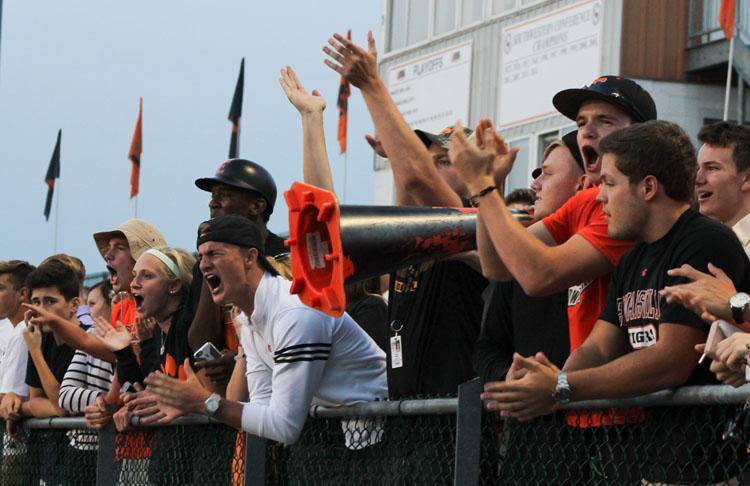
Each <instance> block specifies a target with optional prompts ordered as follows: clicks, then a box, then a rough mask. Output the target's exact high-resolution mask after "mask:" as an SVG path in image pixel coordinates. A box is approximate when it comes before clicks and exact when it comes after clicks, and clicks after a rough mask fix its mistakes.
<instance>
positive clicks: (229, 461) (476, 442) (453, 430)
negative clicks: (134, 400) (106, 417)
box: [0, 381, 750, 486]
mask: <svg viewBox="0 0 750 486" xmlns="http://www.w3.org/2000/svg"><path fill="white" fill-rule="evenodd" d="M480 388H481V386H480V384H479V383H478V382H477V381H474V382H469V383H467V384H464V385H462V386H461V388H460V389H459V396H458V398H439V399H429V400H404V401H399V402H377V403H368V404H361V405H357V406H353V407H345V408H337V409H331V408H323V407H313V408H312V409H311V410H310V418H309V419H308V421H307V423H306V425H305V429H304V430H303V432H302V435H301V436H300V438H299V440H298V441H297V442H296V443H295V444H293V445H291V446H287V445H282V444H278V443H273V442H271V441H266V440H263V439H260V438H258V437H255V436H250V435H246V434H244V433H238V432H237V431H235V430H234V429H231V428H229V427H226V426H224V425H221V424H218V423H215V422H212V421H210V420H209V419H207V418H205V417H193V416H191V417H184V418H181V419H178V420H176V421H175V422H173V424H171V425H169V426H163V427H138V423H137V422H135V423H134V424H133V425H134V426H136V427H135V428H134V429H133V430H132V431H129V432H127V433H125V434H118V433H115V431H114V428H112V427H111V426H110V428H105V429H104V430H102V431H99V432H98V433H97V432H95V431H92V430H89V429H86V428H85V425H84V422H83V419H82V418H55V419H31V420H26V421H24V422H23V423H21V424H20V425H17V426H15V427H14V428H13V429H12V430H11V431H10V432H9V433H6V434H5V436H4V438H3V447H2V477H1V479H2V483H0V484H1V485H41V484H44V485H91V484H97V485H125V484H127V485H162V484H163V485H183V484H184V485H193V484H194V485H213V484H216V485H219V484H220V485H241V484H279V485H286V484H304V485H308V484H335V485H340V484H354V483H361V484H398V485H402V484H403V485H411V484H461V485H464V484H466V485H474V484H508V485H516V484H517V485H521V484H522V485H537V484H539V485H547V484H549V485H553V484H554V485H558V484H559V485H576V486H577V485H620V484H622V485H631V484H632V485H636V484H638V485H645V484H653V485H657V484H658V485H665V484H669V485H677V484H680V485H683V484H685V485H686V484H729V485H734V484H750V465H749V464H748V455H747V453H746V447H747V438H746V437H742V439H741V440H737V441H736V442H732V441H731V440H723V439H722V435H725V434H724V432H725V428H726V424H727V423H728V422H730V420H731V419H733V418H735V415H736V414H737V412H738V410H740V409H742V406H741V404H742V402H744V400H745V398H746V397H747V395H748V393H750V390H748V389H747V388H746V387H743V388H742V389H739V390H735V389H732V388H729V387H724V386H715V387H686V388H682V389H679V390H677V391H674V392H673V391H665V392H659V393H655V394H652V395H647V396H644V397H638V398H635V399H629V400H617V401H612V400H610V401H596V402H585V403H575V404H571V405H570V406H569V407H567V409H566V410H561V411H558V412H556V413H555V414H554V415H550V416H547V417H541V418H538V419H535V420H532V421H530V422H527V423H519V422H517V421H514V420H500V419H499V418H498V416H497V415H496V414H487V413H484V414H483V413H482V404H481V402H480V401H479V399H478V397H479V390H480ZM739 423H740V427H739V429H738V430H734V431H732V432H731V433H730V434H729V435H730V436H731V437H734V438H735V439H740V436H742V435H743V433H744V431H742V428H743V425H744V418H743V417H741V418H740V420H739ZM748 425H749V426H750V420H748ZM731 437H730V439H731Z"/></svg>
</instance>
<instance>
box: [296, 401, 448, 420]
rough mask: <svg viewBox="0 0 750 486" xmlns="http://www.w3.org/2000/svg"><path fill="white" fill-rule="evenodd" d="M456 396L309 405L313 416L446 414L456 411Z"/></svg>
mask: <svg viewBox="0 0 750 486" xmlns="http://www.w3.org/2000/svg"><path fill="white" fill-rule="evenodd" d="M457 409H458V399H457V398H433V399H429V400H396V401H383V402H368V403H358V404H357V405H352V406H350V407H335V408H334V407H323V406H321V405H313V406H312V407H310V417H313V418H345V417H392V416H399V415H448V414H454V413H456V410H457Z"/></svg>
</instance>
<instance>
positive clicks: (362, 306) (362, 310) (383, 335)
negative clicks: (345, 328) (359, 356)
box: [346, 295, 388, 351]
mask: <svg viewBox="0 0 750 486" xmlns="http://www.w3.org/2000/svg"><path fill="white" fill-rule="evenodd" d="M346 312H347V314H349V315H350V316H351V318H352V319H354V322H356V323H357V324H359V327H361V328H362V329H364V331H365V332H366V333H367V334H368V335H369V336H370V337H371V338H372V340H373V341H375V343H376V344H377V345H378V346H379V347H380V349H382V350H383V351H385V350H386V349H387V347H388V305H387V304H386V303H385V300H383V298H382V297H380V296H379V295H368V296H366V297H365V298H364V299H362V300H360V301H358V302H356V303H354V304H352V305H350V306H348V307H347V309H346Z"/></svg>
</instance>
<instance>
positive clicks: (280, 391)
mask: <svg viewBox="0 0 750 486" xmlns="http://www.w3.org/2000/svg"><path fill="white" fill-rule="evenodd" d="M262 248H263V243H262V239H261V233H260V231H259V229H258V226H257V225H256V224H255V223H253V222H252V221H250V220H249V219H247V218H243V217H241V216H236V215H227V216H220V217H217V218H214V219H212V220H210V221H206V222H204V223H203V224H201V225H200V228H199V236H198V251H199V259H200V268H201V271H202V272H203V276H204V278H205V280H206V282H207V283H208V285H209V286H210V288H211V296H212V298H213V300H214V302H216V303H217V304H220V305H222V304H227V303H234V304H235V305H236V306H237V307H239V308H240V309H241V310H242V314H240V316H239V317H238V319H239V321H240V322H242V326H241V337H240V342H241V344H242V350H243V352H244V353H245V359H246V363H245V366H237V367H235V372H234V374H233V377H232V382H230V388H231V387H232V383H233V382H235V380H236V379H242V376H241V375H242V374H243V372H244V374H245V375H246V376H247V386H248V391H249V393H248V398H249V400H248V402H247V403H241V402H236V401H231V400H227V399H224V398H221V397H220V396H219V395H217V394H212V393H211V392H210V391H208V390H206V389H205V388H203V387H202V386H201V385H200V383H199V382H198V380H197V378H196V376H195V374H194V373H193V371H192V369H191V368H190V366H189V364H188V363H185V370H186V372H187V380H186V381H182V382H180V381H177V380H175V379H172V378H168V377H166V376H164V375H162V374H160V373H154V374H152V375H150V376H149V377H148V378H147V379H146V383H148V388H149V389H150V390H151V391H152V392H153V394H154V395H155V396H156V398H157V401H158V402H159V403H160V404H164V405H169V406H173V407H176V408H178V409H180V410H182V411H184V412H193V413H205V414H207V415H209V416H212V417H214V418H216V419H217V420H219V421H221V422H224V423H226V424H229V425H231V426H232V427H235V428H238V429H239V428H241V429H243V430H245V431H246V432H249V433H251V434H255V435H259V436H261V437H265V438H269V439H272V440H276V441H279V442H282V443H285V444H292V443H294V442H296V441H297V439H298V438H299V437H300V433H301V432H302V427H303V425H304V423H305V419H306V417H307V413H308V410H309V408H310V405H311V404H320V405H326V406H337V405H353V404H355V403H360V402H366V401H372V400H377V399H381V398H385V397H386V396H387V393H388V392H387V388H386V378H385V354H384V353H383V351H382V350H380V348H378V346H377V345H376V344H375V342H374V341H373V340H372V339H371V338H370V337H369V336H367V334H366V333H365V332H364V331H363V330H362V329H361V328H360V327H359V326H357V324H356V323H355V322H354V321H353V320H352V319H351V318H350V317H349V315H348V314H346V313H345V314H344V315H343V316H341V317H338V318H333V317H330V316H327V315H325V314H323V313H321V312H319V311H317V310H314V309H312V308H310V307H307V306H305V305H304V304H302V303H301V302H300V301H299V299H298V297H296V296H294V295H290V293H289V286H290V282H289V281H287V280H285V279H284V278H282V277H280V276H278V275H276V274H275V271H273V268H272V267H271V266H270V264H269V263H268V262H267V261H266V260H265V259H264V258H263V250H262ZM245 368H246V371H245ZM352 432H354V431H352ZM357 432H359V435H358V437H357V438H358V439H359V441H360V443H359V444H357V443H353V441H354V440H356V438H354V437H353V436H352V435H351V434H349V433H348V431H345V440H346V443H347V446H348V447H350V448H351V449H359V448H362V447H365V446H367V445H372V444H374V443H377V442H378V441H379V440H380V434H379V433H378V430H375V429H373V430H369V431H363V430H359V431H357ZM367 432H371V434H370V435H369V437H367ZM363 441H364V442H363Z"/></svg>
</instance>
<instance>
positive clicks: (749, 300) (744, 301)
mask: <svg viewBox="0 0 750 486" xmlns="http://www.w3.org/2000/svg"><path fill="white" fill-rule="evenodd" d="M748 304H750V295H747V294H746V293H745V292H739V293H736V294H734V295H733V296H732V297H731V298H730V299H729V305H730V306H732V307H734V308H736V309H744V308H745V307H747V305H748Z"/></svg>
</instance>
